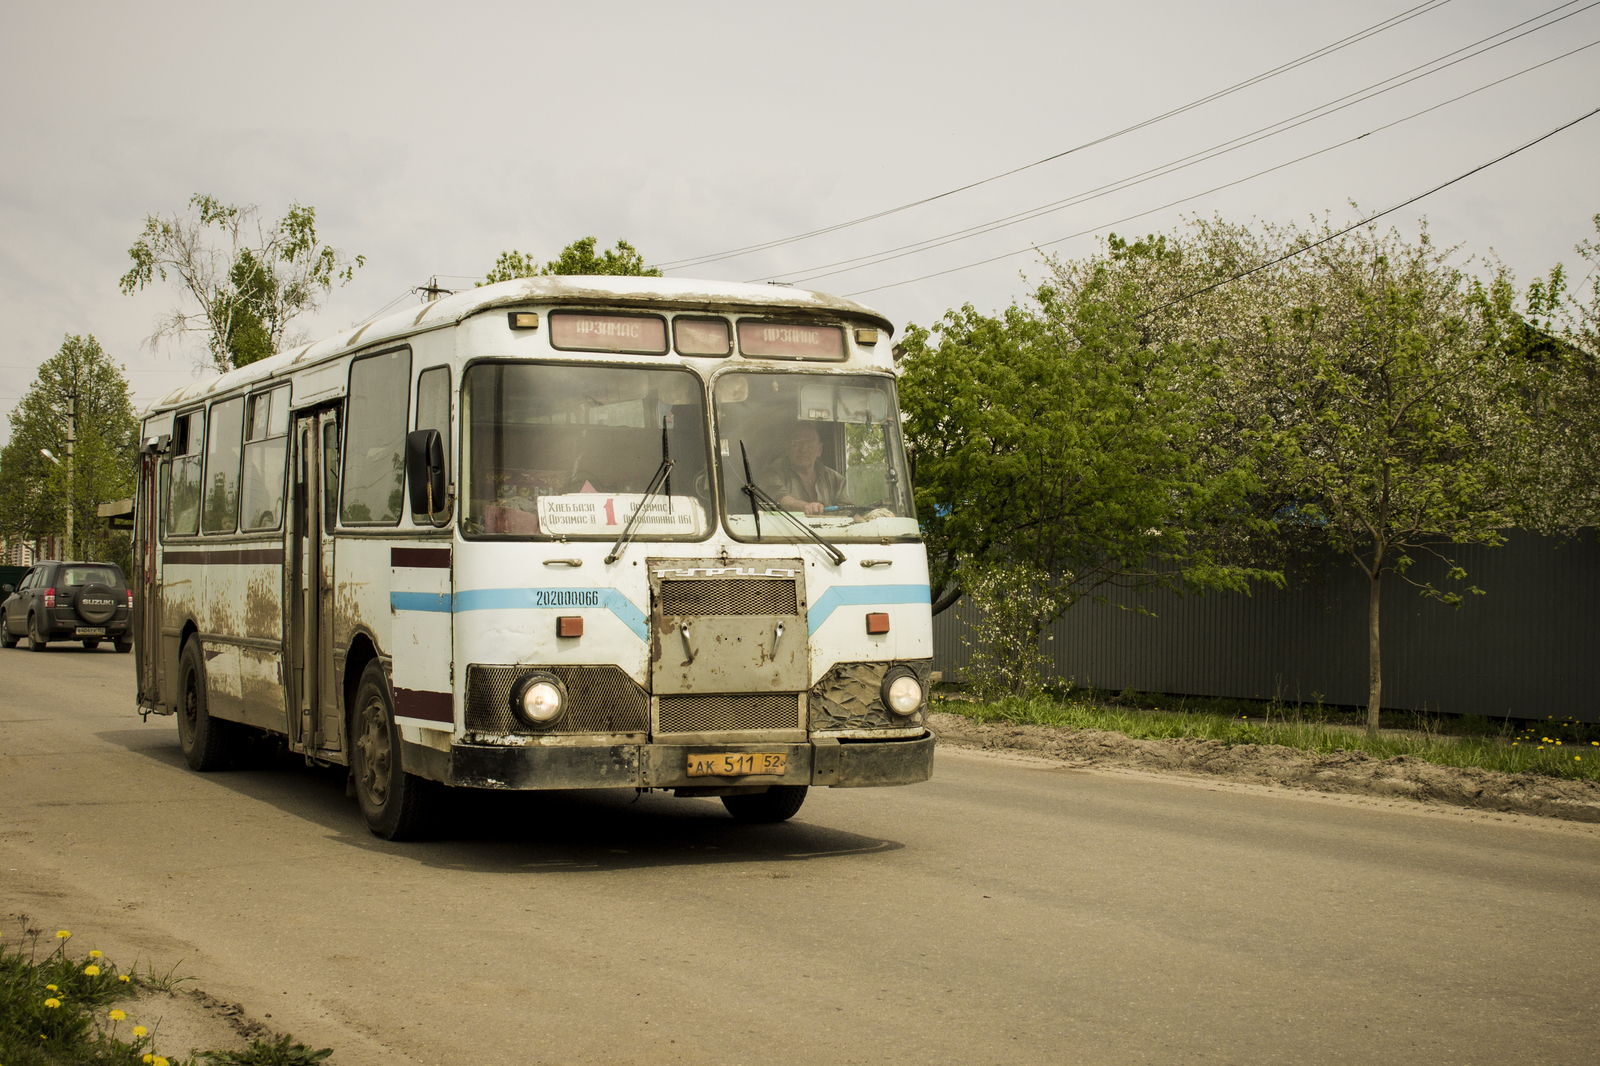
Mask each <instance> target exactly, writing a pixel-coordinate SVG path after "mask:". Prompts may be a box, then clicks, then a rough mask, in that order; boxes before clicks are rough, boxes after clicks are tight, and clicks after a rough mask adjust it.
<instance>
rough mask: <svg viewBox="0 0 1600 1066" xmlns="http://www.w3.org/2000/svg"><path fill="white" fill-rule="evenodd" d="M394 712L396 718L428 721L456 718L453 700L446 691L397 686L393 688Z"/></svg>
mask: <svg viewBox="0 0 1600 1066" xmlns="http://www.w3.org/2000/svg"><path fill="white" fill-rule="evenodd" d="M394 713H395V717H397V718H421V719H423V720H425V721H429V722H454V721H455V720H456V710H455V701H454V700H452V699H451V697H450V693H448V692H423V691H420V690H417V689H409V688H397V689H395V690H394Z"/></svg>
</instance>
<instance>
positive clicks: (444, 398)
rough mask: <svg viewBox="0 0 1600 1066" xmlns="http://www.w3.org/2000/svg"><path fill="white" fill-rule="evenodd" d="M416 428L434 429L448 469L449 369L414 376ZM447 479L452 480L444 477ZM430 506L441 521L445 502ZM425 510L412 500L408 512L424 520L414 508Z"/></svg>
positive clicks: (431, 369) (442, 368) (430, 370)
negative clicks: (435, 509) (434, 509)
mask: <svg viewBox="0 0 1600 1066" xmlns="http://www.w3.org/2000/svg"><path fill="white" fill-rule="evenodd" d="M416 428H418V429H436V430H438V431H439V437H440V439H441V441H442V442H443V443H444V468H445V469H446V470H449V469H450V368H449V367H446V366H435V367H430V368H428V369H427V370H424V371H423V372H422V373H421V374H419V375H418V376H417V426H416ZM447 480H451V481H453V480H455V479H454V478H448V479H447ZM433 502H434V505H435V506H436V507H438V508H439V510H437V511H435V512H434V513H433V518H434V520H436V521H439V520H442V519H443V516H444V514H445V509H446V501H444V500H435V501H433ZM419 506H421V507H426V506H427V501H425V500H412V501H411V511H412V514H413V516H414V517H416V518H419V519H425V518H427V517H428V516H427V515H425V514H424V513H423V512H421V511H419V510H417V508H418V507H419Z"/></svg>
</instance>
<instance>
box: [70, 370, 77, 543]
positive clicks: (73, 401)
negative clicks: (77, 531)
mask: <svg viewBox="0 0 1600 1066" xmlns="http://www.w3.org/2000/svg"><path fill="white" fill-rule="evenodd" d="M77 404H78V396H77V394H76V393H72V392H69V393H67V558H68V559H69V560H70V559H72V558H74V556H73V554H72V497H73V492H72V487H73V486H72V452H73V446H74V445H75V444H77V442H78V406H77Z"/></svg>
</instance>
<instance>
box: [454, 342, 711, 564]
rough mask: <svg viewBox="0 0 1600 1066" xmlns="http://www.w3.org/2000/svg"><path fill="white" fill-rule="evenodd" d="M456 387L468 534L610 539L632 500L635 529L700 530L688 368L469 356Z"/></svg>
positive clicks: (692, 534)
mask: <svg viewBox="0 0 1600 1066" xmlns="http://www.w3.org/2000/svg"><path fill="white" fill-rule="evenodd" d="M462 395H463V411H462V426H463V430H462V433H463V437H464V438H465V441H464V447H463V449H462V452H463V454H462V460H463V463H462V472H461V480H462V485H463V486H464V493H463V495H464V496H465V497H466V513H465V523H464V524H465V532H467V533H468V534H475V535H489V536H494V535H509V536H539V537H554V538H562V539H566V538H583V537H594V538H606V537H610V538H615V537H616V536H618V535H619V533H620V532H621V531H622V530H623V529H624V528H625V527H626V526H627V524H628V521H629V519H630V518H632V517H633V516H634V513H635V512H637V511H639V510H640V509H641V507H642V508H643V511H644V513H643V514H642V515H641V516H640V520H639V522H638V524H637V527H636V532H637V535H638V536H639V537H641V538H645V539H660V538H672V539H685V538H687V539H694V538H699V537H704V536H705V535H706V534H708V533H709V532H710V529H711V527H710V521H709V517H708V516H709V515H710V513H711V490H710V485H709V479H708V478H707V476H706V431H705V397H704V391H703V386H702V385H701V384H700V379H699V378H697V377H696V376H695V375H693V374H692V373H690V372H688V371H685V370H676V369H666V368H663V369H655V368H641V367H633V366H561V365H553V364H530V363H478V364H475V365H474V366H472V367H470V368H468V370H467V372H466V379H465V382H464V386H463V390H462ZM669 458H670V459H671V461H672V465H671V467H670V469H669V470H668V471H667V474H666V477H665V480H664V481H663V482H662V484H661V485H660V487H659V488H658V490H657V492H656V493H655V494H654V496H653V497H650V498H649V499H648V501H647V499H646V497H647V495H648V490H649V488H650V485H651V483H652V482H653V481H654V480H655V477H656V474H657V473H658V472H659V471H660V470H661V468H662V467H663V466H664V465H665V463H666V461H667V460H668V459H669Z"/></svg>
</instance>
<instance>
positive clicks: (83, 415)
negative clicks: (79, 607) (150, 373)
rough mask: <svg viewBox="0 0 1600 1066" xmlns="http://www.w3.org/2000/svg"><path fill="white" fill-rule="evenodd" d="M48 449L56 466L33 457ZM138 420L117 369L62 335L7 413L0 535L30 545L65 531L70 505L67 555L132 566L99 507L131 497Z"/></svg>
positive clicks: (91, 344) (96, 347) (88, 342)
mask: <svg viewBox="0 0 1600 1066" xmlns="http://www.w3.org/2000/svg"><path fill="white" fill-rule="evenodd" d="M69 396H70V397H73V399H74V409H75V412H76V418H75V421H76V430H77V432H76V437H77V440H76V443H75V447H74V449H73V462H72V467H73V469H72V487H71V493H70V501H69V498H68V497H69V494H68V485H67V470H66V467H65V465H64V464H65V462H66V457H67V399H68V397H69ZM42 449H49V451H50V452H51V454H53V455H55V456H56V457H57V458H58V459H59V460H60V461H61V464H62V465H57V464H56V463H53V462H51V461H50V460H49V459H47V458H45V456H44V455H43V454H42V453H41V450H42ZM137 453H138V422H137V420H136V419H135V417H134V413H133V403H132V401H131V400H130V398H129V395H128V381H127V378H125V377H124V376H123V373H122V369H121V368H120V367H118V366H117V365H116V364H114V363H112V361H111V359H110V357H109V356H107V355H106V353H105V350H104V349H102V348H101V347H100V342H99V341H97V340H95V338H94V337H93V335H90V336H88V337H80V336H69V337H67V338H66V339H65V340H64V341H63V342H62V344H61V349H60V350H59V351H58V352H57V353H56V354H55V355H53V356H51V357H50V358H49V359H47V360H45V362H44V363H43V364H42V365H41V366H40V367H39V372H38V377H37V378H36V379H35V380H34V382H33V384H32V385H31V386H29V388H28V391H27V393H26V395H24V396H23V397H22V400H21V401H20V402H19V403H18V404H17V406H16V407H15V408H13V409H12V412H11V440H10V442H9V443H7V444H6V446H5V448H4V449H3V450H0V534H3V535H4V536H5V537H7V538H8V539H13V538H14V539H19V540H34V539H38V538H42V537H49V536H60V535H62V534H64V533H65V531H66V525H67V522H66V515H67V511H66V508H67V507H68V506H71V507H72V519H73V540H74V543H73V544H69V545H67V549H66V554H67V555H68V557H73V558H86V559H97V558H108V557H109V558H110V559H111V560H112V561H114V562H117V563H119V564H120V565H121V566H122V567H123V569H124V570H127V569H128V568H129V566H130V565H131V563H132V558H131V555H130V552H129V547H128V538H127V535H126V534H122V533H118V534H112V533H110V532H109V531H108V530H107V529H106V528H105V525H104V522H103V521H102V520H101V518H100V517H99V513H98V511H97V507H98V505H99V504H101V503H108V502H110V501H112V500H119V499H126V498H128V497H130V496H132V495H133V490H134V477H135V464H136V462H137Z"/></svg>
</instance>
